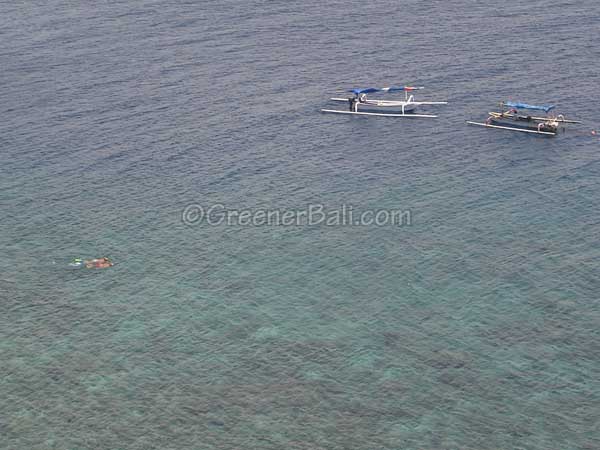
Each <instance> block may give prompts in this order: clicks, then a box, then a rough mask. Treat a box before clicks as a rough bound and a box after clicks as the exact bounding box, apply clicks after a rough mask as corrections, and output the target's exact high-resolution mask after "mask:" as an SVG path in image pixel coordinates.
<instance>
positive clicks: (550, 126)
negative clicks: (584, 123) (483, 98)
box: [467, 102, 581, 136]
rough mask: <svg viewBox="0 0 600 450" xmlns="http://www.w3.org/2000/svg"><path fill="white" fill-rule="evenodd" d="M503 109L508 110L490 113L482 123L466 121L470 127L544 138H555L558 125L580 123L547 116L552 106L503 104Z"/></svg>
mask: <svg viewBox="0 0 600 450" xmlns="http://www.w3.org/2000/svg"><path fill="white" fill-rule="evenodd" d="M501 105H502V106H503V107H509V108H510V109H509V110H507V111H505V112H490V113H489V116H488V118H487V120H486V121H485V122H483V123H481V122H472V121H470V120H468V121H467V123H468V124H470V125H479V126H482V127H488V128H497V129H501V130H510V131H521V132H524V133H531V134H540V135H544V136H556V134H557V133H558V129H559V126H560V125H565V124H568V123H581V122H579V121H577V120H567V119H565V117H564V116H563V115H562V114H559V115H558V116H554V115H548V113H549V112H550V111H551V110H552V109H554V105H541V106H537V105H529V104H527V103H516V102H503V103H501ZM523 110H530V111H532V110H533V111H544V112H545V113H546V114H547V115H546V116H531V115H528V114H524V113H523V112H522V111H523Z"/></svg>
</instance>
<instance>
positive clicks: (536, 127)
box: [489, 119, 558, 134]
mask: <svg viewBox="0 0 600 450" xmlns="http://www.w3.org/2000/svg"><path fill="white" fill-rule="evenodd" d="M489 123H490V124H491V125H498V126H502V127H510V128H519V129H522V130H531V131H543V132H545V133H553V134H556V132H557V131H558V127H557V126H555V125H551V124H547V123H542V122H533V121H527V120H518V119H517V120H512V119H504V120H502V119H491V120H489Z"/></svg>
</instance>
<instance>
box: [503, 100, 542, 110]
mask: <svg viewBox="0 0 600 450" xmlns="http://www.w3.org/2000/svg"><path fill="white" fill-rule="evenodd" d="M504 106H510V107H511V108H519V109H535V110H538V111H544V112H548V111H550V110H551V109H553V108H554V105H541V106H536V105H528V104H527V103H518V102H504Z"/></svg>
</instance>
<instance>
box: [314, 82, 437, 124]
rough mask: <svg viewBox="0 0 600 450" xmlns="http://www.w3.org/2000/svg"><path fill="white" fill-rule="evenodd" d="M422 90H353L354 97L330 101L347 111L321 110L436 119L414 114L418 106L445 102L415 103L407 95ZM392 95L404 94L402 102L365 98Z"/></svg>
mask: <svg viewBox="0 0 600 450" xmlns="http://www.w3.org/2000/svg"><path fill="white" fill-rule="evenodd" d="M420 89H424V88H423V87H414V86H391V87H384V88H374V87H369V88H355V89H350V90H349V91H348V92H352V93H353V94H354V96H352V97H347V98H339V97H334V98H331V99H330V100H332V101H334V102H346V103H348V110H336V109H322V110H321V111H322V112H326V113H337V114H358V115H367V116H384V117H437V116H435V115H432V114H415V110H416V109H417V107H418V106H420V105H445V104H447V102H417V101H415V99H414V95H412V94H409V93H410V92H412V91H415V90H420ZM378 92H381V93H386V94H387V93H393V92H404V100H385V99H379V98H377V99H371V98H367V94H372V93H378Z"/></svg>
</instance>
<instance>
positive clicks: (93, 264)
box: [69, 256, 115, 269]
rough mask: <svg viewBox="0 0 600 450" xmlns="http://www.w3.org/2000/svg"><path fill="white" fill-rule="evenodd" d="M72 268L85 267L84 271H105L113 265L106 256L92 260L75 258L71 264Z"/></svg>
mask: <svg viewBox="0 0 600 450" xmlns="http://www.w3.org/2000/svg"><path fill="white" fill-rule="evenodd" d="M69 265H70V266H72V267H78V268H80V267H85V268H86V269H107V268H108V267H112V266H114V265H115V263H113V262H112V261H111V260H110V259H108V258H107V257H106V256H105V257H103V258H94V259H85V260H84V259H81V258H75V259H74V260H73V262H72V263H71V264H69Z"/></svg>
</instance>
